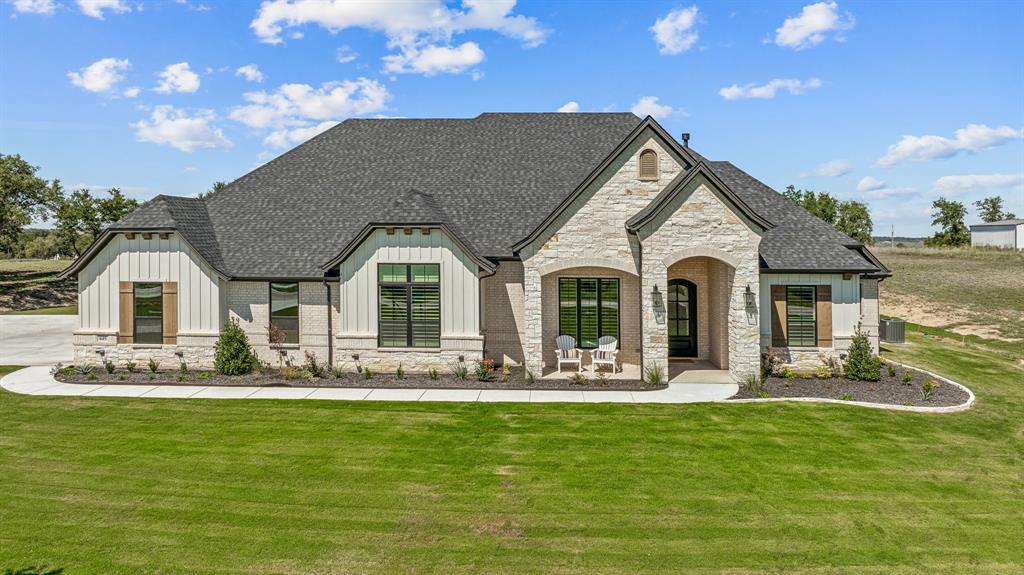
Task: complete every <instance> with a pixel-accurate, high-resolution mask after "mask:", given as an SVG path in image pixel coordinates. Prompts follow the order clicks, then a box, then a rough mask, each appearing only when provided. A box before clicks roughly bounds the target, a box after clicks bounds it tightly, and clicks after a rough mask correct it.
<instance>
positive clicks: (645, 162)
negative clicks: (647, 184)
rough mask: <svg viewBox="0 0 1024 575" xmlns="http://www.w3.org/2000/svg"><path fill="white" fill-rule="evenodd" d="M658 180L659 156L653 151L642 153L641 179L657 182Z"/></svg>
mask: <svg viewBox="0 0 1024 575" xmlns="http://www.w3.org/2000/svg"><path fill="white" fill-rule="evenodd" d="M657 178H658V154H657V153H655V152H654V151H653V150H644V151H643V152H640V179H641V180H655V179H657Z"/></svg>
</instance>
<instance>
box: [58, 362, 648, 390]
mask: <svg viewBox="0 0 1024 575" xmlns="http://www.w3.org/2000/svg"><path fill="white" fill-rule="evenodd" d="M92 373H93V376H94V377H93V378H92V379H90V377H89V376H88V375H86V374H82V373H78V372H75V373H73V374H70V375H65V374H58V375H55V376H54V378H55V379H56V380H57V381H61V382H65V383H90V384H102V385H116V384H124V385H209V386H256V387H372V388H380V389H407V388H429V389H509V390H512V389H537V390H573V391H654V390H658V389H665V388H666V387H668V386H667V384H663V385H658V386H652V385H648V384H646V383H645V382H643V381H640V380H633V379H612V378H611V374H606V375H607V378H606V379H604V380H601V379H599V378H596V377H593V374H591V373H585V374H583V375H585V376H586V377H587V380H586V383H575V382H573V381H571V380H568V379H537V380H536V381H534V382H533V383H532V384H530V383H528V382H527V381H526V379H525V377H524V373H523V370H522V369H518V368H517V369H513V370H512V373H511V374H510V375H509V376H508V379H507V380H503V379H502V375H501V370H500V369H498V370H496V371H495V373H494V379H492V380H490V381H478V380H477V377H476V374H474V373H472V372H470V374H469V375H468V376H467V377H466V379H465V380H460V379H457V378H456V377H455V376H453V375H451V374H446V373H445V374H439V375H438V379H436V380H432V379H430V376H429V375H427V374H425V373H407V374H405V376H404V377H403V378H402V379H398V377H397V376H396V375H395V374H394V373H377V372H373V375H372V377H370V379H366V378H365V377H364V376H363V375H362V374H359V373H354V372H350V373H345V374H342V376H341V377H333V376H331V375H330V374H329V373H327V374H325V376H324V377H322V378H317V379H313V380H309V379H302V378H299V379H286V378H285V377H284V376H283V375H282V374H281V371H280V370H278V369H268V370H265V371H264V372H263V373H257V372H253V373H251V374H249V375H242V376H226V375H218V374H216V373H214V372H209V371H206V372H201V371H192V370H189V371H188V372H186V373H185V374H184V375H182V374H181V372H179V371H158V372H156V373H154V374H152V378H151V377H150V375H151V374H150V373H149V370H148V369H146V367H145V366H144V365H140V366H139V368H138V369H136V370H135V373H128V372H127V371H126V370H125V369H124V368H122V367H118V368H117V369H116V370H115V371H114V373H113V374H109V373H107V371H106V370H105V369H104V368H102V367H99V368H96V369H94V370H93V372H92ZM179 376H180V377H179Z"/></svg>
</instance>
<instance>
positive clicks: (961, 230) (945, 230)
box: [924, 198, 971, 248]
mask: <svg viewBox="0 0 1024 575" xmlns="http://www.w3.org/2000/svg"><path fill="white" fill-rule="evenodd" d="M965 217H967V208H965V207H964V205H963V203H961V202H955V201H952V200H947V199H946V198H939V199H937V200H935V201H934V202H932V225H933V226H939V228H940V229H939V231H937V232H935V235H933V236H932V237H930V238H928V239H926V240H925V241H924V243H925V245H928V246H936V247H953V248H956V247H960V246H963V245H967V244H969V243H971V233H970V231H969V230H968V229H967V224H965V223H964V218H965Z"/></svg>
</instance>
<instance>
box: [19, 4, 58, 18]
mask: <svg viewBox="0 0 1024 575" xmlns="http://www.w3.org/2000/svg"><path fill="white" fill-rule="evenodd" d="M56 10H57V5H56V4H54V3H53V0H14V11H15V12H19V13H21V14H45V15H47V16H49V15H50V14H53V13H54V12H56Z"/></svg>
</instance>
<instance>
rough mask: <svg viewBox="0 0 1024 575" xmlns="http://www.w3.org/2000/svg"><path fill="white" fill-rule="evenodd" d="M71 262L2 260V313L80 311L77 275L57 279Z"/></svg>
mask: <svg viewBox="0 0 1024 575" xmlns="http://www.w3.org/2000/svg"><path fill="white" fill-rule="evenodd" d="M70 263H71V260H3V259H0V313H11V312H19V313H20V312H25V313H48V314H76V313H78V309H77V307H75V305H74V304H75V302H76V301H77V293H76V283H75V280H74V278H67V279H63V280H58V279H57V273H58V272H60V271H61V270H63V269H64V268H66V267H68V265H69V264H70ZM36 310H43V311H41V312H40V311H36Z"/></svg>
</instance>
